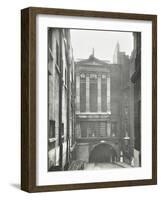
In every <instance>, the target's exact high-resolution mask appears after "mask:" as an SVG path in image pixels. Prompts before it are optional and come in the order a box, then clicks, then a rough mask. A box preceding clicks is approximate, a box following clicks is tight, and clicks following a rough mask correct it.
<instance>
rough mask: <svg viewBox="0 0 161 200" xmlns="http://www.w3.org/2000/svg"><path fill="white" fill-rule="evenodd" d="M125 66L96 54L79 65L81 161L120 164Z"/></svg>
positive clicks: (77, 93)
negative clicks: (122, 79)
mask: <svg viewBox="0 0 161 200" xmlns="http://www.w3.org/2000/svg"><path fill="white" fill-rule="evenodd" d="M120 73H121V66H120V65H119V64H109V63H108V62H106V61H102V60H99V59H97V58H96V57H95V56H94V53H93V54H92V55H90V56H89V58H88V59H84V60H81V61H79V62H77V63H76V64H75V74H76V142H77V150H76V153H77V159H79V160H83V161H86V162H111V161H120V154H122V152H121V148H122V142H123V138H124V137H125V135H123V134H122V131H121V103H122V91H121V77H120Z"/></svg>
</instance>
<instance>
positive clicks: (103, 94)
mask: <svg viewBox="0 0 161 200" xmlns="http://www.w3.org/2000/svg"><path fill="white" fill-rule="evenodd" d="M104 76H105V75H102V80H101V111H102V112H106V111H107V79H106V76H105V77H104Z"/></svg>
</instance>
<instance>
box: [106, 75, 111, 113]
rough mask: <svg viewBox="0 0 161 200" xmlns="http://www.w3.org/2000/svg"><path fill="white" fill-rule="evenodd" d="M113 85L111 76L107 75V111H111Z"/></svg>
mask: <svg viewBox="0 0 161 200" xmlns="http://www.w3.org/2000/svg"><path fill="white" fill-rule="evenodd" d="M110 99H111V86H110V76H109V75H108V77H107V112H108V113H111V102H110Z"/></svg>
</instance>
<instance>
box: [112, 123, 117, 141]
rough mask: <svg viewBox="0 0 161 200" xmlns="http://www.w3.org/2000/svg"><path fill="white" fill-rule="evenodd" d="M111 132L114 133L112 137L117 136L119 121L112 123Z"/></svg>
mask: <svg viewBox="0 0 161 200" xmlns="http://www.w3.org/2000/svg"><path fill="white" fill-rule="evenodd" d="M111 134H112V137H115V136H116V135H117V123H116V122H112V123H111Z"/></svg>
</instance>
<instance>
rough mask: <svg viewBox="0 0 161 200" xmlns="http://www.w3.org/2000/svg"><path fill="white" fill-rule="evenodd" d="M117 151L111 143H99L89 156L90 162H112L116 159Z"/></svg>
mask: <svg viewBox="0 0 161 200" xmlns="http://www.w3.org/2000/svg"><path fill="white" fill-rule="evenodd" d="M116 156H117V155H116V151H115V150H114V148H113V147H112V146H111V145H109V144H106V143H104V144H99V145H97V146H95V147H94V149H93V150H92V151H91V153H90V156H89V162H90V163H110V162H114V161H116Z"/></svg>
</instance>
